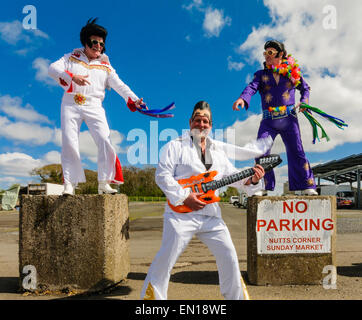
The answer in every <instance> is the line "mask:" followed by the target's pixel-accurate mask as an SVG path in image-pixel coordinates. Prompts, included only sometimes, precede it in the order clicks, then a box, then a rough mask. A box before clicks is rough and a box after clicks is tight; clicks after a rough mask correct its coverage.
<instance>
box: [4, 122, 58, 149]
mask: <svg viewBox="0 0 362 320" xmlns="http://www.w3.org/2000/svg"><path fill="white" fill-rule="evenodd" d="M0 137H4V138H6V139H8V140H12V141H14V142H15V143H19V142H20V143H30V144H33V145H44V144H47V143H49V142H53V140H54V130H53V129H51V128H49V127H42V126H41V125H39V124H35V123H27V122H23V121H19V122H12V121H10V120H9V119H8V118H6V117H2V116H0Z"/></svg>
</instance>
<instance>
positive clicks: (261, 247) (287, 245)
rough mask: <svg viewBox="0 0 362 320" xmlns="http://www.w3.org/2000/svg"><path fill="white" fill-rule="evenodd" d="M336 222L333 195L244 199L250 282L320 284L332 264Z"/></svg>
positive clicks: (256, 283)
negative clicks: (246, 207)
mask: <svg viewBox="0 0 362 320" xmlns="http://www.w3.org/2000/svg"><path fill="white" fill-rule="evenodd" d="M336 225H337V223H336V199H335V197H334V196H282V197H260V196H253V197H250V198H248V210H247V274H248V280H249V282H250V283H251V284H255V285H275V286H280V285H311V284H321V283H322V281H323V279H324V278H325V277H326V276H327V274H326V273H323V271H326V270H329V271H330V270H331V269H333V268H335V265H336V234H337V232H336ZM326 266H329V267H328V268H327V269H324V268H325V267H326Z"/></svg>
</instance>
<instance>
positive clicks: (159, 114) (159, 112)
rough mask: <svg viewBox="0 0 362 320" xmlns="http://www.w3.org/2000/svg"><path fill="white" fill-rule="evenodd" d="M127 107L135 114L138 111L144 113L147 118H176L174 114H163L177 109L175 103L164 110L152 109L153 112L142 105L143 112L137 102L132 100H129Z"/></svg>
mask: <svg viewBox="0 0 362 320" xmlns="http://www.w3.org/2000/svg"><path fill="white" fill-rule="evenodd" d="M127 106H128V108H129V109H130V110H131V111H133V112H134V111H138V112H139V113H142V114H144V115H146V116H150V117H155V118H172V117H173V116H174V115H173V114H172V113H162V112H165V111H169V110H172V109H174V108H176V106H175V103H174V102H172V103H171V104H169V105H168V106H167V107H164V108H162V109H151V110H149V109H147V106H146V104H142V105H141V108H142V110H141V109H138V108H137V107H136V104H135V102H134V101H133V100H132V99H131V98H128V103H127Z"/></svg>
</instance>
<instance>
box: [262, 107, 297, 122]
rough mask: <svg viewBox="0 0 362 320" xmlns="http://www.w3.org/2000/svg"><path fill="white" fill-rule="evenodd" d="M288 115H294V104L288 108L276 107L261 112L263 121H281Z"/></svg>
mask: <svg viewBox="0 0 362 320" xmlns="http://www.w3.org/2000/svg"><path fill="white" fill-rule="evenodd" d="M290 114H294V115H296V112H295V109H294V104H291V105H289V106H278V107H268V109H266V110H263V120H264V119H273V120H275V119H282V118H285V117H287V116H289V115H290Z"/></svg>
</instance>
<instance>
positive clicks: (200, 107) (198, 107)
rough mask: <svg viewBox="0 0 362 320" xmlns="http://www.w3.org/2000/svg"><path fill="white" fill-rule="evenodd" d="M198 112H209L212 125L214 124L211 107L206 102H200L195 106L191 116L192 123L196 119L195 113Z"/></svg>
mask: <svg viewBox="0 0 362 320" xmlns="http://www.w3.org/2000/svg"><path fill="white" fill-rule="evenodd" d="M196 110H208V111H209V112H210V119H209V120H210V124H212V112H211V108H210V105H209V104H208V103H207V102H206V101H199V102H198V103H196V104H195V106H194V110H193V111H192V115H191V121H192V120H193V119H194V117H195V116H194V113H195V111H196Z"/></svg>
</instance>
